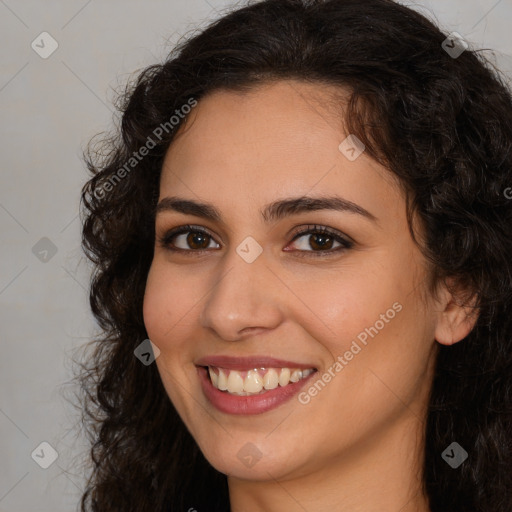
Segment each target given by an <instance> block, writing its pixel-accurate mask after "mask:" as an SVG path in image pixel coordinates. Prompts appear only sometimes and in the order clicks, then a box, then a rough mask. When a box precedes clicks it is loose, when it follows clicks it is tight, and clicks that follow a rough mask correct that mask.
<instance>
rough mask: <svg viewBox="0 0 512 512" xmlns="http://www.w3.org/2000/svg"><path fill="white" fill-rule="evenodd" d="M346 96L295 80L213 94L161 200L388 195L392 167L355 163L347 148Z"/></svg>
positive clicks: (170, 156)
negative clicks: (166, 197)
mask: <svg viewBox="0 0 512 512" xmlns="http://www.w3.org/2000/svg"><path fill="white" fill-rule="evenodd" d="M347 99H348V93H347V92H346V91H344V90H342V89H340V88H337V87H334V86H329V85H324V84H318V83H314V84H312V83H303V82H296V81H281V82H275V83H271V84H264V85H261V86H258V87H255V88H254V89H252V90H250V91H249V92H235V91H226V90H219V91H215V92H213V93H211V94H209V95H208V96H206V97H204V98H202V99H201V100H200V101H199V102H198V105H197V106H196V107H195V108H194V109H193V110H192V112H191V114H190V115H189V118H188V119H187V122H186V123H185V124H184V125H182V126H181V127H180V130H179V132H178V134H177V137H176V138H175V140H174V141H173V143H172V144H171V146H170V147H169V150H168V152H167V155H166V158H165V161H164V165H163V169H162V178H161V184H160V188H161V194H160V195H161V196H163V195H169V194H170V193H171V192H172V193H173V195H174V193H177V194H179V195H181V196H183V195H187V196H189V197H193V196H198V197H201V198H203V199H208V201H210V202H214V201H211V199H212V198H215V199H216V200H217V201H219V202H226V201H227V202H228V203H234V202H236V201H237V200H245V201H246V202H248V203H251V204H253V205H254V203H259V204H262V203H267V202H268V200H269V199H271V198H270V196H272V195H274V196H275V197H283V196H285V195H286V196H299V195H304V194H308V193H309V192H310V191H312V192H315V193H318V194H325V193H328V192H329V193H331V192H335V193H339V194H343V195H344V197H345V198H346V199H348V200H351V201H354V202H361V201H362V200H363V197H364V196H366V201H365V202H366V203H368V202H371V201H372V198H373V200H375V201H376V200H378V199H379V198H380V197H381V196H383V195H384V196H385V195H386V194H387V195H389V190H388V189H389V187H393V186H394V183H393V179H392V176H391V173H390V172H389V171H388V170H387V169H385V168H384V167H382V166H380V165H379V164H377V163H376V162H375V161H373V160H372V159H370V158H369V157H368V156H367V155H366V154H365V153H363V154H362V155H361V156H360V157H359V158H357V160H355V161H349V160H348V159H347V158H346V156H344V154H342V152H341V151H340V143H342V142H343V141H344V139H345V138H346V137H347V135H348V134H346V133H345V132H344V130H343V111H344V105H345V102H346V100H347ZM235 196H236V197H235Z"/></svg>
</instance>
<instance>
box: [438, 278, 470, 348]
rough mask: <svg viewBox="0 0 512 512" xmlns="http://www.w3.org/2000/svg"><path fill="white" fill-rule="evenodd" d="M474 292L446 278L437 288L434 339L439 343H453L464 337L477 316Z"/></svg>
mask: <svg viewBox="0 0 512 512" xmlns="http://www.w3.org/2000/svg"><path fill="white" fill-rule="evenodd" d="M476 303H477V297H476V294H474V295H471V294H470V293H468V291H467V290H462V289H460V288H458V287H457V285H456V283H455V281H454V280H453V279H447V280H446V281H445V283H444V284H443V285H442V286H441V287H440V289H439V290H438V299H437V323H436V328H435V339H436V341H437V342H438V343H440V344H441V345H453V344H454V343H457V342H459V341H460V340H462V339H464V338H465V337H466V336H467V335H468V334H469V333H470V332H471V330H472V329H473V327H474V326H475V323H476V321H477V318H478V308H477V307H476Z"/></svg>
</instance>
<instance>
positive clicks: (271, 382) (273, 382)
mask: <svg viewBox="0 0 512 512" xmlns="http://www.w3.org/2000/svg"><path fill="white" fill-rule="evenodd" d="M277 386H279V377H278V375H277V372H276V371H275V370H274V368H270V370H269V371H268V372H267V373H266V374H265V376H264V377H263V387H264V388H265V389H276V388H277Z"/></svg>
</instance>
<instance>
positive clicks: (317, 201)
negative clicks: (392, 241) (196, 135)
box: [156, 196, 377, 224]
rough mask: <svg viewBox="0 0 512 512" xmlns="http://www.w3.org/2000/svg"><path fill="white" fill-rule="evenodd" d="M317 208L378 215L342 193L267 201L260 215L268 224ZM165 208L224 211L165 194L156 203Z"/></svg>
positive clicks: (215, 217) (208, 214)
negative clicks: (340, 194)
mask: <svg viewBox="0 0 512 512" xmlns="http://www.w3.org/2000/svg"><path fill="white" fill-rule="evenodd" d="M315 210H335V211H340V212H348V213H353V214H357V215H361V216H362V217H366V218H367V219H369V220H371V221H373V222H376V221H377V218H376V217H375V216H374V215H373V214H372V213H370V212H369V211H368V210H365V209H364V208H363V207H362V206H359V205H358V204H356V203H353V202H352V201H348V200H347V199H343V198H342V197H339V196H329V197H308V196H300V197H294V198H288V199H281V200H278V201H275V202H273V203H270V204H267V205H266V206H265V207H264V208H263V209H262V210H260V215H261V217H262V218H263V220H264V222H265V223H267V224H270V223H273V222H276V221H278V220H280V219H282V218H284V217H287V216H290V215H294V214H299V213H304V212H310V211H315ZM164 211H175V212H179V213H183V214H186V215H194V216H196V217H202V218H204V219H208V220H211V221H216V222H222V215H221V214H220V212H219V210H217V208H215V206H213V205H212V204H211V203H200V202H197V201H193V200H191V199H185V198H182V197H164V198H163V199H161V200H160V202H159V203H158V205H157V207H156V214H157V215H158V213H160V212H164Z"/></svg>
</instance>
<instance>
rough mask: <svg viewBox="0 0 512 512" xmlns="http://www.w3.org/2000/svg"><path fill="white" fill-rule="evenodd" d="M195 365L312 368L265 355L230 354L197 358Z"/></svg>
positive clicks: (247, 368)
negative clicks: (243, 355)
mask: <svg viewBox="0 0 512 512" xmlns="http://www.w3.org/2000/svg"><path fill="white" fill-rule="evenodd" d="M195 364H196V366H216V367H220V368H226V369H227V370H240V371H246V370H253V369H255V368H304V369H307V368H314V369H316V368H315V367H314V366H313V365H311V364H309V363H305V364H303V363H298V362H296V361H286V360H284V359H275V358H273V357H267V356H252V357H232V356H222V355H221V356H207V357H202V358H200V359H198V360H197V361H196V362H195Z"/></svg>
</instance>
